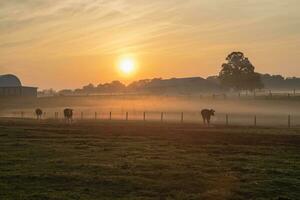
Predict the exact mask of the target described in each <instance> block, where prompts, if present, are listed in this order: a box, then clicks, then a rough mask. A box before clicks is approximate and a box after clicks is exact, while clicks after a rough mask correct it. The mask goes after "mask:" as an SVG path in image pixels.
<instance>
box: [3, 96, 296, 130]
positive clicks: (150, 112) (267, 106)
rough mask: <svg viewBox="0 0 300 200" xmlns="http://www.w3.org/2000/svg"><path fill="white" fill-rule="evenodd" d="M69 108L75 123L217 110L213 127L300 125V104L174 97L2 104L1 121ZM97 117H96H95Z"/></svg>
mask: <svg viewBox="0 0 300 200" xmlns="http://www.w3.org/2000/svg"><path fill="white" fill-rule="evenodd" d="M66 107H69V108H72V109H74V119H75V120H79V119H81V118H84V119H95V117H96V118H97V119H102V120H107V119H109V118H110V114H109V113H110V112H111V113H112V119H113V120H124V119H125V116H126V112H128V116H129V120H143V113H144V112H146V120H148V121H160V120H161V113H162V112H163V113H164V114H163V120H164V121H169V122H180V121H181V113H182V112H183V113H184V121H185V122H193V123H198V122H199V123H200V122H202V119H201V116H200V111H201V109H204V108H208V109H214V110H216V116H215V117H214V118H213V123H215V124H224V123H225V122H226V115H228V116H229V123H230V124H232V125H235V124H236V125H241V124H242V125H253V123H254V116H256V117H257V124H258V125H276V126H285V125H287V121H288V115H291V119H292V124H293V125H294V126H298V125H300V101H298V100H292V99H283V100H275V99H274V100H272V99H260V100H258V99H253V98H251V97H249V98H248V99H230V98H228V99H213V98H211V97H205V98H200V96H198V97H195V96H193V97H187V96H182V97H171V96H87V97H49V98H38V99H23V100H16V99H13V100H9V101H8V100H3V99H2V100H1V106H0V115H1V116H2V117H21V113H23V115H22V116H23V117H25V118H34V117H35V115H34V110H35V109H36V108H41V109H43V111H44V112H45V115H44V118H54V113H55V112H59V117H60V118H62V117H63V116H62V111H63V109H64V108H66ZM95 113H97V116H95Z"/></svg>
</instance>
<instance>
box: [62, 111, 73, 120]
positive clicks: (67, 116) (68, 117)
mask: <svg viewBox="0 0 300 200" xmlns="http://www.w3.org/2000/svg"><path fill="white" fill-rule="evenodd" d="M64 116H65V120H66V121H67V122H72V119H73V110H72V109H70V108H66V109H64Z"/></svg>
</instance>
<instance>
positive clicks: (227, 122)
mask: <svg viewBox="0 0 300 200" xmlns="http://www.w3.org/2000/svg"><path fill="white" fill-rule="evenodd" d="M228 125H229V121H228V114H226V126H228Z"/></svg>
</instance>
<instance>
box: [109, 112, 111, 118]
mask: <svg viewBox="0 0 300 200" xmlns="http://www.w3.org/2000/svg"><path fill="white" fill-rule="evenodd" d="M109 120H112V116H111V112H109Z"/></svg>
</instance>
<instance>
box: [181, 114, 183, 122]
mask: <svg viewBox="0 0 300 200" xmlns="http://www.w3.org/2000/svg"><path fill="white" fill-rule="evenodd" d="M181 123H182V124H183V112H182V113H181Z"/></svg>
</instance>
